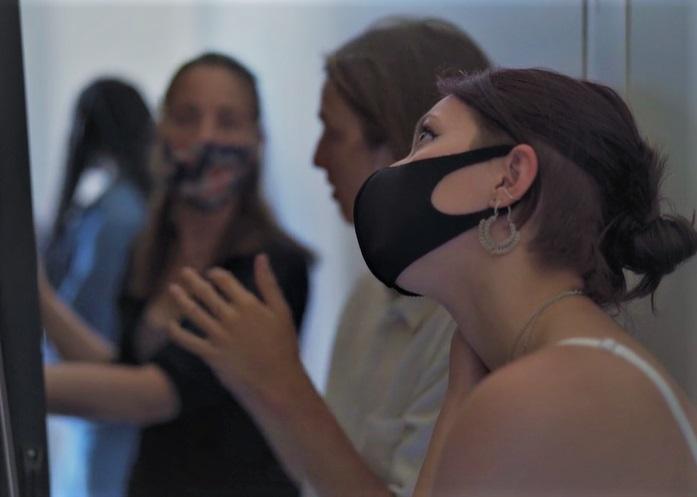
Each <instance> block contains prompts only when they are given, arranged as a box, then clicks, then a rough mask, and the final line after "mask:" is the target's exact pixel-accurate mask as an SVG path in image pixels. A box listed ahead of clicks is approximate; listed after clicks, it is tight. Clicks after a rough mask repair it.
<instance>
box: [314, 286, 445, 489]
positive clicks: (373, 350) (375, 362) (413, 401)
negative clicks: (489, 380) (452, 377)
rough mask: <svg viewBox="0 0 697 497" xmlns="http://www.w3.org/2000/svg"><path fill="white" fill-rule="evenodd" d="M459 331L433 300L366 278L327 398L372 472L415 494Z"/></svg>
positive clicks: (337, 347)
mask: <svg viewBox="0 0 697 497" xmlns="http://www.w3.org/2000/svg"><path fill="white" fill-rule="evenodd" d="M455 328H456V325H455V322H454V321H453V319H452V318H451V317H450V315H449V314H448V313H447V312H446V311H445V309H443V308H442V307H440V306H439V305H437V304H436V303H435V302H433V301H432V300H429V299H426V298H415V297H406V296H402V295H399V294H397V293H396V292H394V291H392V290H390V289H388V288H386V287H385V286H383V285H382V284H381V283H380V282H379V281H377V280H376V279H375V278H374V277H373V276H372V275H365V276H364V277H362V278H360V279H359V281H358V283H357V285H356V287H355V288H354V291H353V292H352V294H351V297H350V298H349V300H348V302H347V304H346V306H345V308H344V311H343V314H342V317H341V320H340V323H339V329H338V331H337V336H336V341H335V344H334V351H333V356H332V361H331V364H330V371H329V377H328V383H327V389H326V400H327V403H328V404H329V407H330V408H331V410H332V412H333V413H334V415H335V416H336V418H337V420H338V421H339V424H340V425H341V426H342V428H343V429H344V431H345V432H346V434H347V435H348V437H349V438H350V440H351V441H352V442H353V444H354V446H355V447H356V449H357V450H358V452H359V453H360V454H361V455H362V456H363V457H364V458H365V461H366V462H367V463H368V465H369V466H370V468H371V469H372V470H373V471H374V472H375V473H376V474H377V475H378V476H379V477H380V478H382V480H383V481H384V482H385V483H386V484H387V485H388V486H389V488H390V490H391V491H392V492H393V493H394V494H396V495H398V496H400V497H403V496H408V495H411V493H412V492H413V489H414V485H415V484H416V478H417V476H418V473H419V470H420V468H421V465H422V463H423V460H424V457H425V455H426V449H427V448H428V443H429V440H430V438H431V433H432V432H433V427H434V424H435V422H436V418H437V417H438V413H439V411H440V405H441V403H442V401H443V398H444V396H445V391H446V388H447V381H448V355H449V352H450V342H451V339H452V336H453V332H454V331H455Z"/></svg>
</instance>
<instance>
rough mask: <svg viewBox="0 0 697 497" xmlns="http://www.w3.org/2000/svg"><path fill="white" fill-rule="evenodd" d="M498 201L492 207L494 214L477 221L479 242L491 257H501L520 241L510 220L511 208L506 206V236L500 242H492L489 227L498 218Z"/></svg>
mask: <svg viewBox="0 0 697 497" xmlns="http://www.w3.org/2000/svg"><path fill="white" fill-rule="evenodd" d="M499 203H500V202H499V201H498V200H497V201H496V205H495V206H494V214H493V215H492V216H490V217H488V218H487V219H482V220H481V221H479V242H480V243H481V244H482V247H484V249H485V250H486V251H487V252H489V253H490V254H492V255H503V254H507V253H509V252H510V251H511V250H513V249H514V248H515V247H516V245H518V242H519V241H520V232H519V231H518V228H517V227H516V225H515V223H514V222H513V219H511V206H510V205H509V206H508V212H507V213H506V221H508V231H509V234H508V236H507V237H506V238H505V239H504V240H502V241H501V242H497V241H496V240H494V237H493V236H491V226H492V225H493V224H494V223H495V222H496V220H497V219H498V217H499Z"/></svg>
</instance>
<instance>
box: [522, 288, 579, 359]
mask: <svg viewBox="0 0 697 497" xmlns="http://www.w3.org/2000/svg"><path fill="white" fill-rule="evenodd" d="M574 295H583V290H581V289H579V288H574V289H573V290H565V291H563V292H561V293H558V294H556V295H555V296H554V297H552V298H551V299H549V300H547V301H546V302H544V303H543V304H542V305H541V306H540V307H538V308H537V310H536V311H535V312H533V313H532V315H531V316H530V317H529V318H528V320H527V321H526V322H525V325H524V326H523V327H522V328H521V330H520V331H519V332H518V338H516V340H515V342H514V343H513V347H512V348H511V353H510V355H509V358H508V359H509V360H511V361H512V360H513V358H514V357H515V354H516V351H517V350H518V345H519V344H520V352H521V354H524V353H525V351H526V350H527V349H528V342H529V341H530V336H531V335H532V333H530V332H531V331H532V329H533V326H534V325H535V322H536V321H537V319H538V318H539V317H540V316H541V315H542V313H543V312H545V311H546V310H547V309H548V308H549V307H550V306H552V305H553V304H556V303H557V302H559V301H560V300H562V299H565V298H566V297H573V296H574Z"/></svg>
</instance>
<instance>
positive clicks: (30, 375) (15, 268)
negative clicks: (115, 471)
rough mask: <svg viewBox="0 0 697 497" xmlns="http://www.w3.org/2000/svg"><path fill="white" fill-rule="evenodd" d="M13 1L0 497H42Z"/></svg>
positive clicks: (1, 170) (4, 111)
mask: <svg viewBox="0 0 697 497" xmlns="http://www.w3.org/2000/svg"><path fill="white" fill-rule="evenodd" d="M23 72H24V68H23V57H22V38H21V27H20V8H19V0H0V425H1V426H0V437H2V447H1V449H2V452H1V453H0V457H2V461H0V462H1V463H2V464H0V495H2V496H7V497H20V496H21V497H39V496H48V494H49V490H48V471H47V469H46V457H45V454H46V409H45V400H44V386H43V368H42V361H41V349H40V341H41V327H40V323H39V311H38V305H37V297H36V276H35V275H36V259H35V240H34V228H33V220H32V208H31V188H30V179H29V151H28V142H27V121H26V106H25V90H24V74H23Z"/></svg>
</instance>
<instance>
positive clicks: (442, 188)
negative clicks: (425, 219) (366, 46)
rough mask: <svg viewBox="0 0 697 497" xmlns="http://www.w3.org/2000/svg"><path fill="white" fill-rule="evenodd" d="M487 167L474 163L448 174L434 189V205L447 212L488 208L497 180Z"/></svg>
mask: <svg viewBox="0 0 697 497" xmlns="http://www.w3.org/2000/svg"><path fill="white" fill-rule="evenodd" d="M485 167H486V165H485V164H482V165H474V166H470V167H465V168H463V169H459V170H457V171H454V172H452V173H450V174H449V175H447V176H446V177H445V178H443V179H442V180H441V181H440V182H439V183H438V185H436V188H435V189H434V190H433V194H432V196H431V202H432V203H433V206H434V207H435V208H436V209H438V210H439V211H441V212H443V213H445V214H467V213H470V212H476V211H480V210H483V209H486V208H487V207H488V206H489V202H490V200H491V194H493V191H494V186H495V184H494V183H495V181H493V180H492V178H490V177H489V174H487V172H488V171H487V170H486V169H485Z"/></svg>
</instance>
